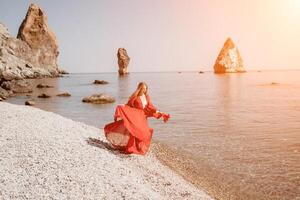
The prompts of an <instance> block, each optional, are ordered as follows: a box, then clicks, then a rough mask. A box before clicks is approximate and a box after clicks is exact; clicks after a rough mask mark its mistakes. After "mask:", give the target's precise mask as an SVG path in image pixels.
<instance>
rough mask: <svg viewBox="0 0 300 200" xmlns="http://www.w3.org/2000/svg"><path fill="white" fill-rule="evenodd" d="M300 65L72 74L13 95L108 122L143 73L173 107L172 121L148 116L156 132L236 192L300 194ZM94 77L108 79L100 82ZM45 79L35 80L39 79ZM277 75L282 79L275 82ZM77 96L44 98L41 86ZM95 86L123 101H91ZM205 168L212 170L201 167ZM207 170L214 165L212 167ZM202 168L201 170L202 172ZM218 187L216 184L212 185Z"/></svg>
mask: <svg viewBox="0 0 300 200" xmlns="http://www.w3.org/2000/svg"><path fill="white" fill-rule="evenodd" d="M299 77H300V72H299V71H273V72H272V71H269V72H261V73H257V72H249V73H243V74H224V75H215V74H213V73H205V74H198V73H196V72H195V73H131V74H130V75H129V76H125V77H118V76H117V74H116V73H107V74H71V75H69V77H66V78H60V79H47V84H49V85H53V86H55V88H49V89H48V88H47V89H40V90H39V91H38V92H35V93H33V94H32V95H31V97H26V96H18V97H16V98H11V99H9V100H8V101H9V102H12V103H17V104H24V101H25V100H27V99H30V98H33V99H34V100H35V101H36V107H39V108H42V109H44V110H49V111H53V112H56V113H59V114H61V115H63V116H66V117H69V118H72V119H74V120H76V121H83V122H85V123H88V124H91V125H94V126H97V127H103V126H104V125H105V124H106V123H109V122H111V121H112V119H113V113H114V108H115V106H116V105H117V104H123V103H126V101H127V98H128V97H129V96H130V94H131V93H132V92H133V91H134V89H135V88H136V85H137V83H138V82H139V81H145V82H147V83H148V85H149V92H150V96H151V97H152V101H153V102H154V104H155V105H156V106H157V107H158V108H159V109H160V110H162V111H165V112H168V113H170V114H171V120H170V121H169V122H168V123H167V124H163V123H162V122H160V121H155V120H150V123H151V126H152V127H153V128H154V130H155V133H154V137H155V139H157V140H159V141H161V142H164V143H166V144H168V145H170V146H173V147H175V148H177V149H178V151H180V152H185V154H186V155H192V158H193V160H194V161H196V163H197V165H198V166H199V169H202V167H201V166H202V165H206V166H210V169H211V170H212V171H214V172H216V173H217V174H218V178H219V179H220V180H222V181H214V184H216V185H217V187H219V188H221V189H222V190H223V192H226V193H229V194H230V195H229V196H230V198H231V199H297V197H298V198H300V120H299V119H300V79H299ZM95 79H103V80H106V81H109V84H107V85H94V84H92V82H93V81H94V80H95ZM41 81H42V80H35V83H36V84H37V83H39V82H41ZM272 82H276V83H279V84H271V83H272ZM64 91H67V92H69V93H71V95H72V96H71V97H56V96H53V97H52V98H49V99H38V98H36V96H37V95H38V94H39V93H41V92H46V93H50V94H52V95H55V94H57V93H59V92H64ZM93 93H108V94H111V95H113V96H114V97H115V98H116V99H117V101H116V102H115V103H113V104H106V105H93V104H85V103H82V102H81V99H82V98H83V97H85V96H88V95H91V94H93ZM202 173H206V172H205V171H203V172H202ZM207 173H208V172H207ZM200 174H201V173H200ZM212 193H213V192H212Z"/></svg>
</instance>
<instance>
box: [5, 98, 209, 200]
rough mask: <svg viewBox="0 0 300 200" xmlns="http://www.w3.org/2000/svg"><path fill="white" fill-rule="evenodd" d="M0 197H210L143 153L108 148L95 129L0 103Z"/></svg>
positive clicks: (152, 156) (101, 135)
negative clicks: (120, 151)
mask: <svg viewBox="0 0 300 200" xmlns="http://www.w3.org/2000/svg"><path fill="white" fill-rule="evenodd" d="M0 113H1V118H0V124H1V127H0V133H1V134H0V144H1V147H2V148H1V149H0V157H1V159H0V168H1V171H0V188H1V190H0V197H2V198H4V199H19V198H30V199H35V198H46V199H48V198H53V199H61V198H75V199H78V198H82V197H84V198H86V199H94V198H105V199H116V198H117V199H120V198H121V199H212V198H211V197H210V196H208V195H207V194H206V193H205V192H203V190H199V189H198V188H197V187H195V186H194V185H193V184H192V183H189V182H188V181H186V180H184V179H183V178H182V177H181V176H180V175H178V174H177V173H176V172H174V171H173V170H171V169H170V168H169V167H167V166H165V165H163V164H162V163H161V162H160V161H159V160H158V159H157V158H156V156H155V155H154V154H155V153H154V151H152V150H150V152H148V154H147V155H146V156H139V155H124V154H121V153H119V152H118V151H115V150H113V149H111V148H110V147H109V146H108V144H107V143H106V140H105V137H104V134H101V131H102V130H101V129H98V128H96V127H93V126H89V125H86V124H84V123H82V122H75V121H73V120H71V119H68V118H64V117H62V116H60V115H58V114H55V113H52V112H47V111H43V110H40V109H37V108H33V107H28V106H21V105H13V104H10V103H6V102H0Z"/></svg>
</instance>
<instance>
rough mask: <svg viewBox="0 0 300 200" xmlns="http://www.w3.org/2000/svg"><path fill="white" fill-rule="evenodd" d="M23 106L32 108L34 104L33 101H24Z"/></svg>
mask: <svg viewBox="0 0 300 200" xmlns="http://www.w3.org/2000/svg"><path fill="white" fill-rule="evenodd" d="M25 105H26V106H34V105H35V102H34V101H31V100H28V101H25Z"/></svg>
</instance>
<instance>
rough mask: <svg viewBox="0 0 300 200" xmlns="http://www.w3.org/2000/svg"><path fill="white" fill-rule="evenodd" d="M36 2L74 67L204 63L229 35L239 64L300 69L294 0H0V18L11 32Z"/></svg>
mask: <svg viewBox="0 0 300 200" xmlns="http://www.w3.org/2000/svg"><path fill="white" fill-rule="evenodd" d="M30 3H36V4H38V5H39V6H40V7H41V8H42V9H43V10H44V12H45V13H46V15H47V17H48V24H49V26H50V28H51V30H52V31H53V32H54V33H55V35H56V37H57V40H58V43H59V51H60V54H59V58H58V63H59V66H61V68H63V69H66V70H67V71H69V72H75V73H82V72H85V73H92V72H116V71H117V70H118V64H117V50H118V48H120V47H123V48H125V49H126V50H127V53H128V55H129V56H130V58H131V61H130V64H129V71H130V72H160V71H200V70H202V71H211V70H213V65H214V63H215V60H216V58H217V56H218V54H219V52H220V50H221V48H222V46H223V44H224V42H225V40H226V39H227V38H228V37H231V38H232V40H233V41H234V42H235V44H236V45H237V47H238V49H239V51H240V53H241V56H242V58H243V60H244V66H245V69H246V70H271V69H300V62H299V58H300V0H226V1H224V0H86V1H83V0H36V1H29V0H22V1H20V0H0V22H2V23H3V24H5V25H6V26H7V27H8V29H9V32H10V33H11V34H12V35H13V36H16V35H17V32H18V28H19V26H20V24H21V22H22V20H23V19H24V17H25V15H26V12H27V9H28V6H29V5H30Z"/></svg>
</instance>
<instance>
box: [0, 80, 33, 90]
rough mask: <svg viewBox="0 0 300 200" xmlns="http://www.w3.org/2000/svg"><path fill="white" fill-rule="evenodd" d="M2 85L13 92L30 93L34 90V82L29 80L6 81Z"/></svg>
mask: <svg viewBox="0 0 300 200" xmlns="http://www.w3.org/2000/svg"><path fill="white" fill-rule="evenodd" d="M1 87H2V88H4V89H5V90H8V91H11V92H13V93H29V92H32V91H33V89H32V88H33V87H32V84H31V83H30V82H29V81H27V80H12V81H5V82H3V83H2V84H1Z"/></svg>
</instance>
